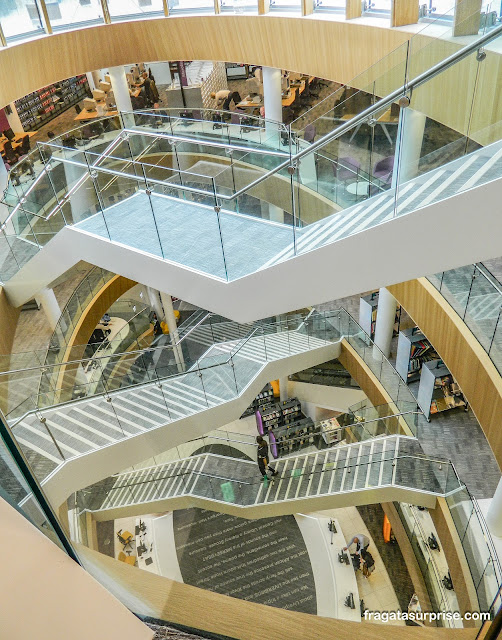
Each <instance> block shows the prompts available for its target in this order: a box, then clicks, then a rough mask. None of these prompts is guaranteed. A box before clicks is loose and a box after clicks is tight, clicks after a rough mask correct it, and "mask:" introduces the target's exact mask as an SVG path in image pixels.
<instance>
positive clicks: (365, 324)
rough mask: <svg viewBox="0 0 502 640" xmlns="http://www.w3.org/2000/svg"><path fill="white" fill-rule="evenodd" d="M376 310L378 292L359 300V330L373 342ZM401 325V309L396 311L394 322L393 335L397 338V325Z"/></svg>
mask: <svg viewBox="0 0 502 640" xmlns="http://www.w3.org/2000/svg"><path fill="white" fill-rule="evenodd" d="M377 310H378V291H375V293H370V294H369V295H367V296H363V297H362V298H360V300H359V324H360V325H361V328H362V329H363V330H364V331H365V332H366V333H367V334H368V335H369V336H370V338H371V339H372V340H373V339H374V337H375V327H376V319H377ZM400 323H401V307H397V309H396V318H395V321H394V333H393V335H395V336H397V334H398V333H399V325H400Z"/></svg>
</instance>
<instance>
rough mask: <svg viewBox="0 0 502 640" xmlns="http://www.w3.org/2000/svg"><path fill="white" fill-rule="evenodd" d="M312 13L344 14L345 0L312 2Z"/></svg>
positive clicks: (315, 0) (318, 0) (316, 0)
mask: <svg viewBox="0 0 502 640" xmlns="http://www.w3.org/2000/svg"><path fill="white" fill-rule="evenodd" d="M314 11H333V12H337V13H345V0H314Z"/></svg>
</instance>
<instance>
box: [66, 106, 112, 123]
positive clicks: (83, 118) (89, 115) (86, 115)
mask: <svg viewBox="0 0 502 640" xmlns="http://www.w3.org/2000/svg"><path fill="white" fill-rule="evenodd" d="M118 115H119V112H118V111H117V110H116V109H112V110H109V111H107V112H106V113H105V114H104V115H102V116H101V115H99V113H98V112H97V111H87V109H82V111H81V112H80V113H79V114H78V116H77V117H76V118H74V120H75V121H76V122H87V121H89V120H95V119H96V118H108V117H109V116H118Z"/></svg>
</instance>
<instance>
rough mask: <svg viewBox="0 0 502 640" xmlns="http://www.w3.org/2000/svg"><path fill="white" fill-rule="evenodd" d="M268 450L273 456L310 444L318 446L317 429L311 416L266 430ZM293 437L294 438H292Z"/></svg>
mask: <svg viewBox="0 0 502 640" xmlns="http://www.w3.org/2000/svg"><path fill="white" fill-rule="evenodd" d="M268 437H269V441H270V451H271V453H272V455H273V456H274V458H278V457H279V456H281V455H287V454H288V453H292V452H293V451H298V450H299V449H302V448H303V447H306V446H308V445H310V444H316V445H317V446H318V448H320V447H319V442H318V440H319V431H318V429H316V426H315V424H314V421H313V420H312V418H307V417H306V416H304V415H303V414H302V417H301V418H299V419H297V420H295V421H294V422H292V423H291V424H287V425H283V426H280V427H275V428H274V429H273V430H270V431H269V432H268ZM292 438H295V440H292Z"/></svg>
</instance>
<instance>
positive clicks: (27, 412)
mask: <svg viewBox="0 0 502 640" xmlns="http://www.w3.org/2000/svg"><path fill="white" fill-rule="evenodd" d="M339 312H340V310H335V311H328V312H324V314H325V317H327V316H326V314H333V316H335V315H339ZM205 318H207V316H205ZM205 318H203V320H204V319H205ZM203 320H201V322H202V321H203ZM280 324H282V321H279V322H278V323H269V324H267V325H261V326H260V327H256V328H255V329H253V330H252V332H251V333H254V332H256V330H258V329H259V328H263V327H266V326H273V325H280ZM196 326H197V325H196ZM194 329H195V327H194ZM295 330H296V329H293V331H295ZM288 331H289V329H288ZM186 335H188V334H185V336H184V337H186ZM249 337H250V336H245V337H244V338H243V339H242V340H243V342H242V344H241V345H240V346H239V348H238V350H237V351H239V350H240V348H241V347H242V346H244V344H245V343H246V342H247V341H248V339H249ZM182 339H183V338H182ZM177 344H179V343H177ZM152 349H155V347H148V348H147V349H143V350H140V351H136V352H128V353H130V354H131V353H143V352H144V351H151V350H152ZM234 355H235V354H233V355H229V357H228V358H227V359H226V360H224V361H222V362H216V363H214V364H210V365H205V366H203V367H202V368H201V367H200V366H199V364H198V361H197V362H196V363H194V365H193V367H195V366H196V367H197V368H196V369H194V368H193V367H192V369H190V370H189V371H186V372H184V373H179V372H178V373H173V374H171V375H166V376H162V377H161V378H159V377H158V376H156V379H155V380H148V381H146V382H141V383H139V384H135V385H130V386H134V387H135V388H140V387H143V386H145V385H148V384H151V383H152V382H157V383H159V382H160V381H161V380H162V381H163V382H165V381H168V380H170V379H171V378H177V377H179V376H183V375H187V374H189V373H191V372H192V373H200V372H201V371H205V370H209V369H213V368H215V367H220V366H222V365H226V364H228V363H231V364H232V358H233V357H234ZM100 357H103V358H105V357H106V358H107V357H109V356H100ZM83 360H84V361H85V360H88V358H84V359H83ZM80 362H82V360H75V361H73V362H72V363H60V364H58V365H49V366H61V365H62V364H78V363H80ZM40 368H43V367H32V368H30V369H21V370H19V372H22V371H30V370H33V369H40ZM7 373H8V374H10V373H13V372H7ZM1 375H7V374H1ZM57 391H59V389H53V390H52V391H50V392H48V393H55V392H57ZM124 391H126V389H125V388H123V389H114V390H113V391H112V392H113V393H121V392H124ZM44 395H48V394H44ZM99 396H103V397H105V398H107V397H109V392H108V391H107V390H106V391H102V392H100V393H94V394H92V397H99ZM33 397H34V396H28V397H27V398H25V399H24V400H23V401H22V402H21V403H20V404H19V405H18V406H17V407H14V409H12V411H14V410H15V409H17V408H18V407H20V406H21V405H22V404H24V403H25V402H26V401H27V400H28V399H29V398H31V399H32V401H33ZM81 400H82V398H76V399H72V400H67V401H66V402H60V403H58V405H57V406H67V405H70V404H74V403H76V402H80V401H81ZM33 406H34V408H33V409H30V410H28V411H26V412H25V413H24V414H23V415H21V416H20V417H18V418H17V419H16V420H15V422H14V423H13V424H11V425H10V428H11V429H14V428H15V427H16V425H18V424H19V423H20V422H21V421H22V420H23V419H24V416H25V415H28V414H29V413H36V412H37V411H41V410H40V409H39V408H38V407H36V408H35V403H34V402H33ZM54 406H55V405H54ZM46 408H51V407H46ZM44 409H45V408H44ZM12 411H11V412H10V413H12Z"/></svg>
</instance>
